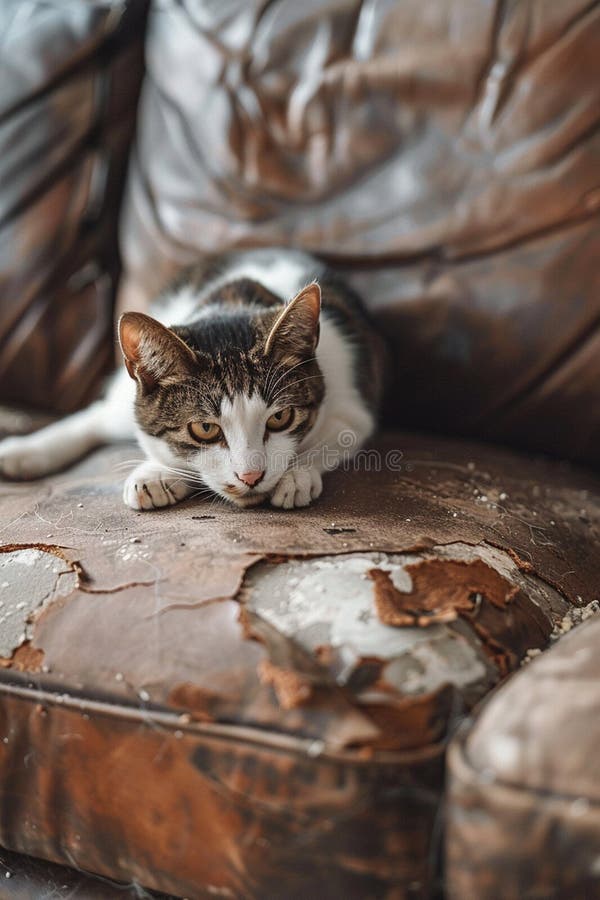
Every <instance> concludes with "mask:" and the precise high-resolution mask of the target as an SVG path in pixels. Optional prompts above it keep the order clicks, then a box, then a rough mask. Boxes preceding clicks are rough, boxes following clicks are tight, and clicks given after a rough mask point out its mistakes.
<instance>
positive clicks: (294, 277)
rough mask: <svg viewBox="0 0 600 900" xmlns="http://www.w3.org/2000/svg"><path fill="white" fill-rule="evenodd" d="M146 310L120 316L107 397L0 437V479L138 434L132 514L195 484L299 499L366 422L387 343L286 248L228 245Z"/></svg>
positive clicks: (349, 299) (256, 498)
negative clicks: (120, 360) (230, 248)
mask: <svg viewBox="0 0 600 900" xmlns="http://www.w3.org/2000/svg"><path fill="white" fill-rule="evenodd" d="M151 312H152V314H153V315H152V316H149V315H145V314H143V313H137V312H126V313H124V314H123V315H122V317H121V319H120V321H119V326H118V336H119V342H120V346H121V350H122V353H123V357H124V362H125V367H124V368H123V369H122V370H121V371H120V372H118V373H117V374H116V375H115V376H113V378H112V381H111V382H110V383H109V386H108V389H107V391H106V394H105V396H104V398H103V399H100V400H98V401H97V402H95V403H93V404H92V405H91V406H89V407H88V408H87V409H84V410H82V411H81V412H77V413H75V414H74V415H71V416H68V417H67V418H65V419H63V420H62V421H58V422H56V423H54V424H52V425H50V426H48V427H46V428H43V429H42V430H41V431H38V432H35V433H33V434H30V435H26V436H19V437H9V438H6V439H5V440H4V441H2V442H0V473H1V474H2V475H3V476H5V477H8V478H14V479H30V478H38V477H41V476H43V475H47V474H49V473H51V472H54V471H56V470H58V469H62V468H64V467H65V466H66V465H68V464H70V463H72V462H74V461H75V460H76V459H78V458H79V457H81V456H83V455H84V454H85V453H87V452H89V451H90V450H92V449H94V448H95V447H97V446H100V445H102V444H105V443H111V442H113V441H121V440H128V439H132V438H133V437H137V439H138V442H139V444H140V446H141V448H142V450H143V451H144V452H145V454H146V456H147V459H146V461H144V462H142V463H140V464H139V465H138V466H137V467H136V468H135V469H134V470H133V471H132V472H131V474H130V475H129V476H128V478H127V480H126V481H125V485H124V491H123V499H124V501H125V503H126V504H127V505H128V506H130V507H131V508H132V509H135V510H149V509H158V508H161V507H165V506H170V505H172V504H175V503H178V502H179V501H181V500H184V499H185V498H186V497H189V496H190V495H192V494H194V493H196V492H197V491H198V488H199V486H200V485H202V486H203V487H205V488H208V489H210V491H211V492H213V493H214V494H216V495H218V496H220V497H223V498H225V499H226V500H228V501H230V502H232V503H234V504H236V505H237V506H240V507H248V506H255V505H257V504H260V503H263V502H267V501H268V502H270V503H271V504H272V505H273V506H275V507H282V508H284V509H292V508H295V507H305V506H308V505H309V504H310V503H311V501H313V500H315V499H317V497H319V495H320V494H321V491H322V475H323V474H324V473H325V472H326V471H329V470H331V469H334V468H336V466H338V465H339V464H340V462H341V461H342V460H343V459H346V458H349V457H351V456H352V455H353V454H354V453H356V451H357V450H358V449H359V448H360V447H361V446H362V445H363V444H364V442H365V441H366V440H367V439H368V438H369V437H370V435H371V434H372V433H373V430H374V428H375V424H376V419H377V410H378V405H379V401H380V397H381V392H382V386H383V378H384V372H383V368H384V366H383V361H384V356H385V348H384V344H383V342H382V339H381V337H380V335H379V334H378V332H377V331H376V329H375V328H374V326H373V324H372V322H371V320H370V317H369V316H368V314H367V313H366V311H365V309H364V307H363V305H362V303H361V301H360V300H359V298H358V297H357V296H356V294H355V293H354V292H353V291H352V290H351V289H350V288H349V287H348V286H347V285H345V284H344V282H343V281H342V280H341V279H340V278H339V277H338V276H337V275H335V274H334V273H333V272H332V271H331V270H330V269H329V268H328V267H327V266H325V265H324V264H323V263H322V262H320V261H319V260H317V259H316V258H315V257H313V256H310V255H309V254H305V253H301V252H299V251H293V250H282V249H272V250H266V249H265V250H254V251H250V250H249V251H236V252H230V253H228V254H223V255H221V256H217V257H213V258H211V259H208V260H205V261H203V262H201V263H200V264H198V265H197V266H194V267H192V268H190V269H188V270H187V271H186V272H185V273H184V274H183V275H182V276H180V277H179V278H178V280H177V281H176V282H175V283H174V284H173V285H171V286H170V287H169V288H168V289H167V290H166V291H164V292H163V293H162V295H161V296H159V298H158V300H157V301H156V302H155V304H154V306H153V307H152V310H151Z"/></svg>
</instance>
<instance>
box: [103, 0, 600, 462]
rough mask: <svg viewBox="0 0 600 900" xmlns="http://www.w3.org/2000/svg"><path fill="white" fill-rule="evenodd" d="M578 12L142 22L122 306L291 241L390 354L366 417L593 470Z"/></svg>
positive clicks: (373, 12)
mask: <svg viewBox="0 0 600 900" xmlns="http://www.w3.org/2000/svg"><path fill="white" fill-rule="evenodd" d="M599 40H600V4H598V3H592V4H590V3H588V2H584V0H562V2H560V3H553V2H546V3H543V4H541V5H540V4H537V3H533V2H523V3H506V4H496V3H489V2H488V0H474V2H464V0H452V2H448V0H429V2H427V3H425V4H424V3H423V2H422V0H404V2H402V3H370V4H362V5H360V4H359V5H357V4H356V3H355V2H354V0H342V2H340V0H327V2H321V3H318V4H313V5H307V4H299V3H298V2H296V0H276V2H273V3H269V4H268V6H267V7H264V5H263V4H262V3H260V4H259V3H255V2H253V3H248V2H243V3H242V2H235V3H227V4H203V5H198V4H197V3H194V2H191V0H184V2H181V3H179V4H177V5H176V6H173V5H169V4H156V5H155V8H154V10H153V13H152V15H151V18H150V23H149V34H148V44H147V76H146V81H145V86H144V91H143V98H142V103H141V116H140V127H139V132H138V140H137V147H136V153H135V158H134V164H133V167H132V170H131V173H130V178H129V186H128V193H127V201H126V203H125V208H124V219H123V223H122V249H123V255H124V260H125V266H126V271H127V279H126V281H125V282H124V285H123V291H122V293H121V299H120V303H121V305H122V306H123V307H124V306H128V307H131V306H140V307H141V306H143V305H144V303H145V302H147V300H148V297H149V296H151V295H153V294H154V293H155V292H156V291H157V289H158V288H159V287H160V286H161V285H162V284H163V283H164V282H165V280H166V279H167V278H168V277H169V276H170V275H171V274H172V273H173V272H175V271H176V270H177V269H179V268H180V267H181V266H182V265H183V264H185V263H187V262H191V261H194V260H195V259H196V257H197V256H198V255H199V254H202V253H207V252H214V251H220V250H223V249H226V248H229V247H235V246H247V245H257V244H258V245H272V244H275V245H277V244H283V245H290V244H292V245H295V246H298V247H302V248H305V249H308V250H311V251H314V252H316V253H318V254H322V255H324V256H325V257H326V258H327V259H329V260H330V261H332V262H334V263H336V264H337V265H338V266H340V267H341V268H342V269H343V270H344V271H345V272H346V273H347V275H348V277H349V278H350V280H351V281H352V282H353V283H354V285H355V286H356V287H357V288H358V289H359V290H360V292H361V293H362V294H363V295H364V297H365V298H366V300H367V302H368V303H369V305H370V307H371V309H372V310H373V311H374V313H375V315H376V317H377V319H378V321H379V322H380V324H381V326H382V328H383V329H384V331H385V333H386V335H387V336H388V337H389V339H390V341H391V342H392V344H393V350H394V352H393V360H394V373H393V375H394V379H393V388H392V390H391V392H390V397H389V402H388V404H387V421H388V423H394V424H396V425H397V426H399V427H403V428H405V427H408V426H411V425H416V426H419V427H425V428H428V429H431V428H435V429H438V430H440V431H450V432H462V433H468V434H471V435H477V436H484V437H486V438H493V439H497V440H499V441H502V442H504V443H512V444H518V445H522V446H523V445H525V446H529V447H534V448H538V449H542V450H545V451H553V452H554V453H558V454H561V455H564V456H570V457H573V458H579V459H585V460H589V461H592V462H593V463H598V461H599V460H600V455H599V453H600V451H599V449H598V448H599V447H600V402H599V400H600V352H599V350H600V333H599V331H598V322H599V321H600V299H599V298H600V282H599V278H600V272H599V268H598V263H597V260H598V256H599V255H600V220H599V218H598V211H599V210H600V187H599V185H598V163H597V161H598V155H599V153H600V131H599V128H598V122H599V118H598V117H599V115H600V113H599V110H600V105H599V104H598V91H597V85H598V81H599V80H600V55H599V54H598V52H597V47H598V42H599Z"/></svg>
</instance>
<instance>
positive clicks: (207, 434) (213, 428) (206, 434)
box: [188, 422, 223, 444]
mask: <svg viewBox="0 0 600 900" xmlns="http://www.w3.org/2000/svg"><path fill="white" fill-rule="evenodd" d="M188 431H189V433H190V434H191V436H192V437H193V438H194V440H195V441H200V443H202V444H214V443H215V441H218V440H219V439H220V438H221V437H222V436H223V432H222V431H221V426H220V425H217V423H216V422H190V424H189V425H188Z"/></svg>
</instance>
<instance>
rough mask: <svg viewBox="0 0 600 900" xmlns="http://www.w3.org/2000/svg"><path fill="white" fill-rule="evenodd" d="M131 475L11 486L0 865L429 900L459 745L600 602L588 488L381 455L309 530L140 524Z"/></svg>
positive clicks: (228, 892)
mask: <svg viewBox="0 0 600 900" xmlns="http://www.w3.org/2000/svg"><path fill="white" fill-rule="evenodd" d="M131 452H132V451H131V448H124V449H118V448H113V449H110V450H106V451H103V452H101V453H98V454H95V455H94V456H92V457H91V458H90V459H88V460H86V461H85V462H83V463H82V464H80V465H79V466H78V467H77V468H76V469H74V470H72V471H70V472H67V473H63V474H61V475H59V476H55V477H54V478H53V479H52V482H51V483H50V482H42V483H41V484H39V485H24V484H6V483H5V484H3V485H1V486H0V515H1V518H2V521H3V522H5V523H6V525H5V526H4V530H3V539H4V542H5V543H4V545H3V547H2V548H1V549H2V552H1V553H0V585H2V586H3V589H2V600H3V603H4V606H3V607H2V608H1V609H0V615H2V616H4V621H3V628H2V632H1V634H0V638H1V640H2V647H1V648H0V656H1V657H2V666H1V667H0V737H1V738H2V740H1V741H0V808H2V810H3V816H2V817H1V818H0V844H2V845H3V846H5V847H8V848H10V849H12V850H14V851H17V852H21V853H28V854H31V855H34V856H39V857H43V858H46V859H49V860H53V861H55V862H62V863H65V864H68V865H71V866H79V867H80V868H82V869H85V870H87V871H91V872H95V873H98V874H100V875H102V876H105V877H108V878H111V879H114V880H117V881H124V882H131V881H135V882H138V883H141V884H143V885H145V886H147V887H149V888H154V889H156V890H160V891H164V892H167V893H172V894H175V895H180V896H188V897H190V896H191V897H197V896H199V895H200V896H203V894H202V891H206V892H207V895H208V894H210V892H211V891H212V893H215V891H220V892H221V893H222V894H223V895H225V896H233V897H256V898H259V897H265V896H268V897H274V898H277V897H286V898H290V897H305V896H308V895H310V894H311V893H315V894H316V895H318V896H319V897H323V898H330V897H331V898H337V897H340V896H349V897H364V896H373V897H384V896H390V894H393V893H394V892H396V893H398V894H399V895H405V896H410V897H423V898H424V897H428V896H430V894H431V891H432V890H433V889H434V887H435V885H436V882H437V877H438V872H437V869H436V865H435V859H436V850H437V843H438V840H439V835H440V832H439V829H438V828H437V827H436V822H439V816H440V804H441V798H442V791H443V758H444V750H445V744H446V741H447V738H448V735H449V734H450V733H451V732H452V731H453V730H454V728H455V727H456V723H457V721H459V720H460V718H461V716H462V715H464V713H465V712H466V711H468V710H469V709H470V708H471V707H472V706H473V704H474V703H476V702H477V701H478V700H479V699H481V698H482V697H483V696H485V695H486V693H487V692H488V691H489V689H490V688H491V687H493V686H494V685H497V684H498V683H499V682H500V681H501V680H503V679H504V678H505V677H506V675H507V674H509V673H510V672H512V671H514V670H515V669H517V668H518V666H519V664H520V662H521V660H522V659H523V657H524V656H525V655H526V654H527V652H528V651H529V650H530V649H532V648H533V649H543V648H544V647H545V646H546V645H547V644H548V641H549V638H550V635H551V632H552V631H553V629H555V628H557V627H558V626H559V625H560V623H561V622H562V620H563V618H564V616H565V615H567V613H568V612H569V610H570V609H571V608H572V607H573V606H579V605H581V604H584V605H585V604H587V603H589V602H590V601H591V600H592V599H593V598H594V596H595V591H596V590H597V573H598V571H599V569H600V541H599V540H598V530H599V528H600V504H599V502H598V497H599V496H600V491H599V490H598V484H597V482H595V481H594V479H593V478H592V477H591V476H590V475H589V474H586V473H584V472H578V471H576V470H568V469H566V468H564V467H563V466H560V465H558V464H552V463H548V462H542V461H537V462H536V461H531V460H528V459H526V458H523V457H519V456H517V455H514V454H511V453H508V452H506V451H501V450H494V449H492V448H489V447H485V446H481V445H477V444H468V443H461V442H452V441H448V440H446V441H441V440H439V439H428V438H419V437H411V436H409V435H404V434H396V435H388V436H387V437H386V438H385V439H384V440H383V441H382V442H381V443H380V444H379V445H378V446H377V447H374V448H372V450H371V452H369V453H368V454H364V455H363V456H362V457H361V458H360V460H361V461H359V463H358V464H357V465H356V466H354V467H351V468H350V469H349V470H348V471H343V470H342V471H338V472H336V473H333V474H332V475H331V476H329V477H328V478H327V480H326V484H325V493H324V495H323V497H322V498H321V499H320V500H319V502H318V503H317V504H315V506H314V507H312V508H309V509H307V510H305V511H294V512H289V513H286V512H280V511H274V510H271V509H269V508H265V509H256V510H244V511H239V510H236V509H234V508H229V507H226V506H223V505H221V504H214V503H211V502H209V501H208V502H200V501H194V500H192V501H189V502H187V503H185V504H183V505H181V506H180V507H178V508H175V509H172V510H169V511H164V512H156V513H135V512H133V511H131V510H128V509H126V508H125V507H123V506H122V505H121V502H120V496H119V494H120V485H119V483H118V473H119V472H120V471H122V470H121V469H120V464H121V463H122V462H123V461H126V460H128V459H129V458H130V456H131ZM282 873H285V883H284V881H283V880H282Z"/></svg>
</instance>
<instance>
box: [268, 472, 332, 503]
mask: <svg viewBox="0 0 600 900" xmlns="http://www.w3.org/2000/svg"><path fill="white" fill-rule="evenodd" d="M322 490H323V482H322V481H321V475H320V473H319V472H318V471H317V469H314V468H311V467H307V468H296V469H290V470H289V471H288V472H286V473H285V475H283V476H282V478H281V479H280V481H279V482H278V484H277V486H276V487H275V489H274V490H273V493H272V494H271V505H272V506H279V507H281V508H282V509H294V507H297V506H308V505H309V504H310V502H311V500H316V499H317V497H320V496H321V491H322Z"/></svg>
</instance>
